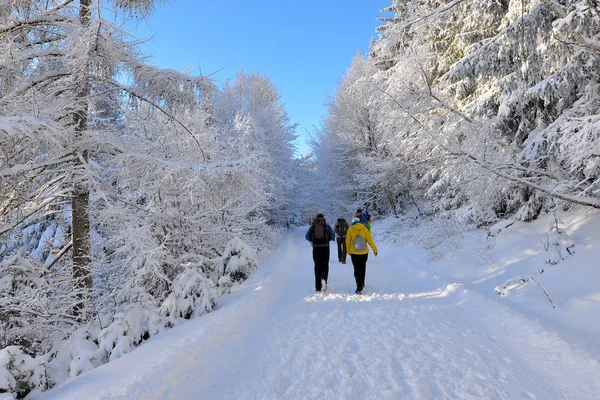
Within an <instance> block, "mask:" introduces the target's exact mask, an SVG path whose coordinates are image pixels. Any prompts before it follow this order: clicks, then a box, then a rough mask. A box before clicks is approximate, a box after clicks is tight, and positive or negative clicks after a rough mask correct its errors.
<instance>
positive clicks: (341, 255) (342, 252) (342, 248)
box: [336, 236, 346, 262]
mask: <svg viewBox="0 0 600 400" xmlns="http://www.w3.org/2000/svg"><path fill="white" fill-rule="evenodd" d="M336 240H337V245H338V261H342V262H346V236H338V237H337V238H336Z"/></svg>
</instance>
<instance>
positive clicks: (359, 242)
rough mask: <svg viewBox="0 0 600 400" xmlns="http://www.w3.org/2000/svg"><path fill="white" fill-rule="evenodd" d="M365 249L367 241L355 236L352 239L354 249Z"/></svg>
mask: <svg viewBox="0 0 600 400" xmlns="http://www.w3.org/2000/svg"><path fill="white" fill-rule="evenodd" d="M366 249H367V241H366V240H365V238H364V237H362V236H356V238H355V239H354V250H356V251H361V252H362V251H365V250H366Z"/></svg>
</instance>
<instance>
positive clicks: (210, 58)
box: [133, 0, 390, 153]
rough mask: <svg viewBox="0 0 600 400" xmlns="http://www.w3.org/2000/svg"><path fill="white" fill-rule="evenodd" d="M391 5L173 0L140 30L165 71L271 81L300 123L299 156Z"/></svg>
mask: <svg viewBox="0 0 600 400" xmlns="http://www.w3.org/2000/svg"><path fill="white" fill-rule="evenodd" d="M389 3H390V0H363V1H342V0H320V1H318V0H305V1H302V2H298V1H285V0H283V1H282V0H279V1H274V0H263V1H260V0H256V1H248V0H229V1H220V0H219V1H214V0H212V1H208V0H170V1H168V3H167V4H163V5H161V6H159V7H157V8H156V9H155V11H154V13H153V14H152V15H151V16H150V17H149V18H147V19H146V20H145V21H143V22H140V23H138V24H137V27H136V29H135V31H134V32H133V33H134V34H135V35H136V36H137V37H139V38H150V37H151V39H150V41H149V42H148V43H146V44H145V45H144V48H145V51H146V52H147V53H148V54H150V55H152V58H151V60H150V62H151V63H152V64H154V65H157V66H159V67H161V68H172V69H176V70H178V71H184V70H185V69H186V68H189V67H190V66H191V67H193V71H192V73H194V74H197V73H198V66H201V68H202V73H203V74H205V75H208V74H210V73H213V72H216V71H219V70H220V72H218V73H216V74H215V75H214V76H213V78H214V79H215V80H216V81H217V82H222V81H225V80H228V79H229V80H231V79H233V77H234V76H235V73H236V72H237V71H239V70H242V69H243V70H244V71H246V72H259V73H261V74H264V75H267V76H268V77H269V78H270V79H271V80H272V82H273V83H274V84H275V86H276V87H277V89H278V90H279V92H280V93H281V95H282V100H283V102H284V103H285V106H286V109H287V111H288V113H289V115H290V117H291V119H292V122H296V123H299V124H300V126H299V127H298V130H297V133H298V134H299V135H301V137H300V139H299V143H298V146H299V151H300V152H301V153H303V152H305V151H306V150H307V149H308V147H307V146H306V144H305V138H306V136H307V133H308V132H314V127H318V126H319V125H320V120H321V117H322V116H323V115H324V114H325V107H324V103H325V102H326V100H327V96H332V95H333V94H334V93H335V87H336V84H337V83H338V82H339V80H340V78H341V77H342V76H343V74H344V73H345V72H346V70H347V69H348V67H349V65H350V61H351V60H352V57H354V55H355V54H356V52H357V51H359V52H360V53H362V54H365V53H366V52H367V51H368V47H369V42H370V40H371V37H373V36H376V32H375V28H376V27H377V26H379V25H381V23H380V22H379V21H377V20H376V18H377V17H381V16H383V14H381V13H380V12H379V10H381V9H382V8H384V7H386V6H387V5H389Z"/></svg>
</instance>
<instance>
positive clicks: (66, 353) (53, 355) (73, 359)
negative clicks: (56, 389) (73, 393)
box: [47, 325, 102, 387]
mask: <svg viewBox="0 0 600 400" xmlns="http://www.w3.org/2000/svg"><path fill="white" fill-rule="evenodd" d="M97 334H98V332H97V330H95V329H93V327H92V326H89V325H88V326H83V327H81V328H79V329H77V330H76V331H75V332H73V333H72V334H71V335H70V336H69V337H68V338H66V339H63V340H59V341H57V342H56V343H55V344H54V346H53V347H52V349H51V350H50V352H49V353H48V355H47V356H48V360H49V361H48V370H47V373H48V386H49V387H52V386H54V385H57V384H60V383H62V382H65V381H66V380H67V379H69V378H74V377H76V376H79V375H80V374H82V373H84V372H87V371H90V370H92V369H94V368H96V367H98V366H99V365H101V364H102V362H99V361H98V360H96V359H95V358H94V355H95V354H96V352H97V351H98V345H97V340H98V339H97Z"/></svg>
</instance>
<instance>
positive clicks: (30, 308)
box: [0, 254, 77, 354]
mask: <svg viewBox="0 0 600 400" xmlns="http://www.w3.org/2000/svg"><path fill="white" fill-rule="evenodd" d="M72 283H73V279H72V275H71V273H70V270H69V269H68V268H64V267H60V268H59V267H57V266H55V267H53V268H52V269H50V270H48V269H47V268H45V266H44V265H43V264H42V263H41V262H40V261H37V260H34V259H32V258H28V257H24V256H21V255H20V254H15V255H13V256H10V257H7V258H6V259H5V260H4V261H0V327H1V328H2V331H3V332H4V337H2V338H0V346H8V345H19V346H23V347H24V348H25V349H27V352H28V353H29V354H36V353H39V352H42V351H44V350H47V347H48V346H49V345H50V343H51V342H52V341H53V340H55V339H56V338H57V337H65V336H67V335H68V334H70V333H71V332H72V331H73V330H74V328H73V327H74V325H75V318H74V317H73V316H72V310H73V305H74V304H76V301H77V300H76V294H75V293H73V290H72V287H73V286H72ZM57 322H59V323H57Z"/></svg>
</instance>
